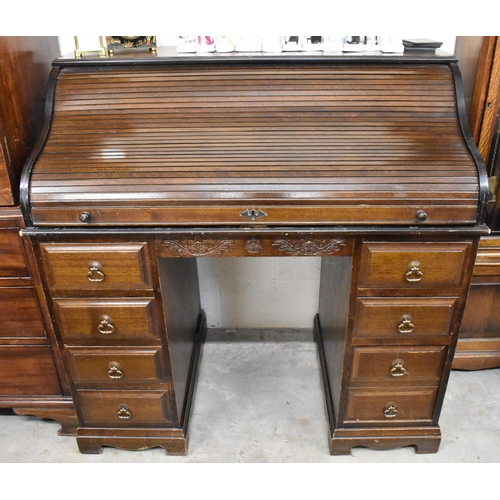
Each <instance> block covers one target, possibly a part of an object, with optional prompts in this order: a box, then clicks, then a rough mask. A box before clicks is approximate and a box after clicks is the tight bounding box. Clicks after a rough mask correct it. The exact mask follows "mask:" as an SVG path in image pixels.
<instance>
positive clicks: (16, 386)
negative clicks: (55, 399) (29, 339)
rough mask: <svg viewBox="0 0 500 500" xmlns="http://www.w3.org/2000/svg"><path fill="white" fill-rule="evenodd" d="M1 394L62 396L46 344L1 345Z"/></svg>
mask: <svg viewBox="0 0 500 500" xmlns="http://www.w3.org/2000/svg"><path fill="white" fill-rule="evenodd" d="M0 380H1V384H0V395H12V396H14V395H16V396H17V395H19V396H29V395H34V396H46V395H47V396H51V395H57V396H60V395H61V388H60V386H59V379H58V377H57V373H56V368H55V365H54V360H53V358H52V353H51V351H50V347H48V346H18V345H9V346H2V347H0Z"/></svg>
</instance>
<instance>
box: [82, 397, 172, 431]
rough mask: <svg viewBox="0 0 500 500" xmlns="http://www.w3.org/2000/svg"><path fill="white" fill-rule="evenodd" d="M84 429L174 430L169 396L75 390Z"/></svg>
mask: <svg viewBox="0 0 500 500" xmlns="http://www.w3.org/2000/svg"><path fill="white" fill-rule="evenodd" d="M77 398H78V408H79V410H80V415H81V418H82V420H83V425H85V426H87V427H175V426H176V425H177V422H176V420H177V418H176V416H175V415H174V413H173V412H174V410H173V405H172V395H171V394H170V393H169V392H165V391H111V390H110V391H92V390H83V389H82V390H78V391H77Z"/></svg>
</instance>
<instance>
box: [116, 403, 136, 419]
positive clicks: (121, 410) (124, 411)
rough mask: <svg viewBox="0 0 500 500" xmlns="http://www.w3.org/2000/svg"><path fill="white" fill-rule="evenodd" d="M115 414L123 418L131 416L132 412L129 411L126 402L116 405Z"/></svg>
mask: <svg viewBox="0 0 500 500" xmlns="http://www.w3.org/2000/svg"><path fill="white" fill-rule="evenodd" d="M116 415H117V416H118V418H123V419H125V420H126V419H129V418H132V412H131V411H130V409H129V407H128V405H126V404H121V405H120V406H119V407H118V411H117V412H116Z"/></svg>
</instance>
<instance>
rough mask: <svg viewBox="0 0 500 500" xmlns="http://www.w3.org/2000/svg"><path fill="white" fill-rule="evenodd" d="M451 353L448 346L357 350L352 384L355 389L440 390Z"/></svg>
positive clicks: (352, 366) (352, 369)
mask: <svg viewBox="0 0 500 500" xmlns="http://www.w3.org/2000/svg"><path fill="white" fill-rule="evenodd" d="M447 351H448V349H447V348H446V347H444V346H436V347H409V348H407V349H401V348H388V347H355V348H354V349H353V353H352V363H351V373H350V377H349V380H350V383H351V385H354V384H359V385H365V386H367V385H371V386H380V385H388V386H401V385H405V386H412V385H426V386H436V387H437V386H438V385H439V382H440V380H441V374H442V372H443V367H444V363H445V360H446V354H447Z"/></svg>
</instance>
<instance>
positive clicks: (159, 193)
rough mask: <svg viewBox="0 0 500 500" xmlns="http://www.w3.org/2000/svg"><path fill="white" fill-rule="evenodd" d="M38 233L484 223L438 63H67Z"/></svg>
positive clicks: (35, 192)
mask: <svg viewBox="0 0 500 500" xmlns="http://www.w3.org/2000/svg"><path fill="white" fill-rule="evenodd" d="M30 194H31V206H32V213H33V218H34V222H35V223H38V224H41V225H43V224H60V223H64V224H66V225H67V224H69V225H72V224H76V225H80V224H81V222H80V220H79V218H78V214H79V213H81V212H82V211H83V210H87V211H89V213H91V223H94V224H98V225H99V224H103V225H107V224H112V223H113V224H115V223H118V224H126V225H134V224H156V225H157V224H169V225H170V224H215V225H217V224H224V225H226V224H229V225H236V224H242V223H248V222H249V221H246V220H245V219H242V217H241V216H240V214H241V213H242V211H244V210H245V209H250V208H260V209H262V210H263V211H265V213H266V214H267V216H266V217H263V218H262V219H259V220H257V221H254V222H252V223H253V224H309V223H314V224H334V223H354V224H366V223H369V224H373V223H375V224H409V223H415V221H416V216H415V213H416V211H417V210H419V209H422V210H424V211H425V212H426V213H427V214H428V220H427V222H426V223H429V224H460V223H466V224H467V223H470V224H472V223H475V221H476V217H477V206H478V197H479V187H478V174H477V168H476V165H475V163H474V160H473V158H472V157H471V154H470V153H469V150H468V148H467V145H466V143H465V140H464V138H463V135H462V132H461V129H460V124H459V120H458V116H457V102H456V94H455V86H454V80H453V76H452V73H451V71H450V68H449V67H448V66H447V65H437V64H427V65H425V64H405V65H396V64H383V65H380V64H373V65H371V64H358V65H356V64H349V65H346V64H340V63H337V64H334V63H331V62H330V63H325V64H308V63H306V62H305V63H304V64H293V65H290V64H286V63H283V62H282V63H280V62H279V61H278V62H276V63H275V64H262V65H260V64H257V63H255V62H254V63H253V64H243V63H241V62H240V63H238V62H233V63H231V64H217V65H210V64H204V65H196V64H185V65H182V64H175V65H172V64H170V65H161V64H157V65H152V66H148V67H144V66H137V67H133V66H127V65H123V66H122V65H116V66H112V65H111V66H109V67H108V66H98V67H95V68H92V66H91V65H86V66H85V67H82V68H79V67H74V66H72V67H68V68H65V67H63V68H62V70H61V72H60V73H59V76H58V79H57V83H56V87H55V97H54V110H53V116H52V122H51V127H50V132H49V135H48V139H47V141H46V143H45V146H44V148H43V150H42V153H41V155H40V156H39V158H38V160H37V162H36V164H35V167H34V170H33V174H32V179H31V186H30Z"/></svg>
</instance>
